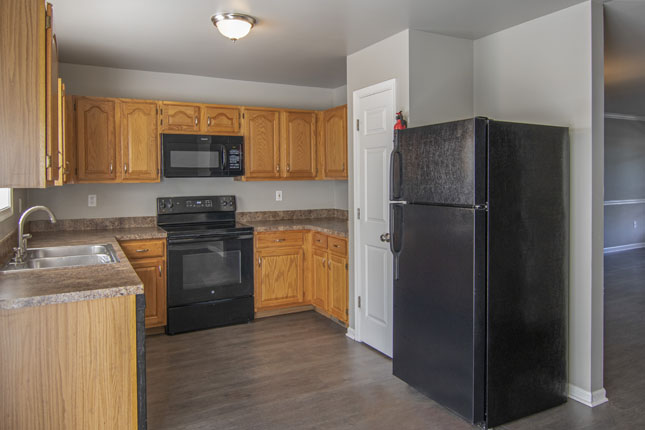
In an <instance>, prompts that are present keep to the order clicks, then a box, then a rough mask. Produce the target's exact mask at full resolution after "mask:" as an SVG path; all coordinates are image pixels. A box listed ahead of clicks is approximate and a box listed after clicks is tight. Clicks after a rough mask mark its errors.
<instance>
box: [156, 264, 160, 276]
mask: <svg viewBox="0 0 645 430" xmlns="http://www.w3.org/2000/svg"><path fill="white" fill-rule="evenodd" d="M157 267H158V268H159V276H161V264H160V265H159V266H157Z"/></svg>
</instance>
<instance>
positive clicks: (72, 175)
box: [63, 95, 76, 184]
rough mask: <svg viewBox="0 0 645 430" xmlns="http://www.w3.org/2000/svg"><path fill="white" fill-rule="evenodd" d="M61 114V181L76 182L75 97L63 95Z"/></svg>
mask: <svg viewBox="0 0 645 430" xmlns="http://www.w3.org/2000/svg"><path fill="white" fill-rule="evenodd" d="M63 98H64V104H65V108H64V114H63V129H64V132H63V137H64V150H63V154H64V157H63V183H64V184H73V183H75V182H76V115H75V114H74V102H75V98H74V96H71V95H65V96H64V97H63Z"/></svg>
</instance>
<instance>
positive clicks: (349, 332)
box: [345, 327, 356, 340]
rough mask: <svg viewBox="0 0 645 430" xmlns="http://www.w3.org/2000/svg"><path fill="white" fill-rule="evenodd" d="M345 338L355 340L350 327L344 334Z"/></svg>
mask: <svg viewBox="0 0 645 430" xmlns="http://www.w3.org/2000/svg"><path fill="white" fill-rule="evenodd" d="M345 336H347V337H348V338H350V339H351V340H356V337H355V336H354V329H353V328H351V327H347V333H345Z"/></svg>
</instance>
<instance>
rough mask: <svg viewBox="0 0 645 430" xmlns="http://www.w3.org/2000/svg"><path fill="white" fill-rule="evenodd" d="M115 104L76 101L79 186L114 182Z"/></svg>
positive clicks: (115, 171)
mask: <svg viewBox="0 0 645 430" xmlns="http://www.w3.org/2000/svg"><path fill="white" fill-rule="evenodd" d="M116 108H117V101H116V100H115V99H105V98H91V97H76V148H77V154H78V176H77V178H78V181H79V182H114V181H116V180H117V170H118V169H117V148H118V147H117V126H116V122H117V117H116Z"/></svg>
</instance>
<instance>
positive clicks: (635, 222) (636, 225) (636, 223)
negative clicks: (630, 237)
mask: <svg viewBox="0 0 645 430" xmlns="http://www.w3.org/2000/svg"><path fill="white" fill-rule="evenodd" d="M634 228H638V221H636V220H634Z"/></svg>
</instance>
